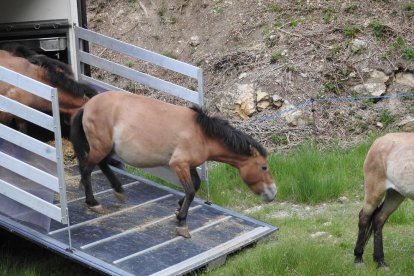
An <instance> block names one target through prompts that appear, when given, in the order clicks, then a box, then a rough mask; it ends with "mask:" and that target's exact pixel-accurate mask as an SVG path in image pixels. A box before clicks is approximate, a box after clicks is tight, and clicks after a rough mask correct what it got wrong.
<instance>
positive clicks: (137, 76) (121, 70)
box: [79, 52, 199, 104]
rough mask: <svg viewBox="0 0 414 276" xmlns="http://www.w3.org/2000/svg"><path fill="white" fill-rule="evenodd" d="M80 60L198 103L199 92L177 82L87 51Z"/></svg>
mask: <svg viewBox="0 0 414 276" xmlns="http://www.w3.org/2000/svg"><path fill="white" fill-rule="evenodd" d="M79 60H80V61H81V62H84V63H87V64H90V65H93V66H96V67H99V68H101V69H104V70H106V71H108V72H111V73H113V74H116V75H119V76H122V77H125V78H127V79H130V80H133V81H136V82H138V83H141V84H143V85H146V86H148V87H151V88H154V89H157V90H161V91H164V92H167V93H169V94H171V95H174V96H176V97H179V98H182V99H184V100H187V101H190V102H192V103H195V104H198V101H199V98H198V93H197V92H196V91H193V90H190V89H188V88H185V87H183V86H179V85H177V84H174V83H171V82H168V81H165V80H162V79H159V78H156V77H154V76H151V75H148V74H145V73H142V72H139V71H136V70H134V69H131V68H128V67H126V66H123V65H120V64H118V63H115V62H112V61H109V60H106V59H103V58H100V57H97V56H94V55H92V54H89V53H86V52H79Z"/></svg>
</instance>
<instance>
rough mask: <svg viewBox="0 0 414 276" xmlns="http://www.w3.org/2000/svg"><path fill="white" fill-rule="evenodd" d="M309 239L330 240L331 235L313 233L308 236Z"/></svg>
mask: <svg viewBox="0 0 414 276" xmlns="http://www.w3.org/2000/svg"><path fill="white" fill-rule="evenodd" d="M309 237H310V238H311V239H327V238H332V236H331V235H329V233H327V232H315V233H312V234H310V235H309Z"/></svg>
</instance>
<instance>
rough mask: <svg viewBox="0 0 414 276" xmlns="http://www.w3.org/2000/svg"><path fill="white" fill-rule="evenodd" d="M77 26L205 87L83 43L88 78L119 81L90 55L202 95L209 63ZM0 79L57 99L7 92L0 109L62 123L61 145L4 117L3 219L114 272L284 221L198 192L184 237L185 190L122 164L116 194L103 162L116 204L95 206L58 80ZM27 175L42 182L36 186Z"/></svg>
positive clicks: (158, 266)
mask: <svg viewBox="0 0 414 276" xmlns="http://www.w3.org/2000/svg"><path fill="white" fill-rule="evenodd" d="M73 29H74V33H75V35H76V36H75V37H76V44H77V45H78V47H80V46H79V45H80V41H81V40H86V41H90V42H92V43H96V44H99V45H103V46H105V47H108V48H111V49H113V50H117V51H120V52H121V53H124V54H128V55H130V56H132V57H134V58H138V59H142V60H144V61H145V62H152V63H153V64H155V65H159V66H161V67H163V68H166V69H169V70H172V71H174V72H177V73H180V74H183V75H186V76H188V77H190V78H193V79H195V80H196V81H197V91H193V90H189V89H188V88H185V87H182V86H179V85H176V84H172V83H169V82H167V81H163V80H160V79H157V78H155V77H152V76H149V75H145V74H143V73H140V72H137V71H135V70H133V69H130V68H127V67H125V66H122V65H119V64H116V63H113V62H111V61H107V60H104V59H102V58H100V57H96V56H93V55H92V54H89V53H86V52H83V51H82V50H81V49H80V48H79V49H77V50H76V51H77V55H76V56H78V57H79V60H78V61H76V62H75V64H77V65H76V68H77V70H75V71H77V72H78V73H79V74H80V76H79V77H80V78H81V79H84V80H86V81H90V82H92V83H94V84H96V85H101V86H103V87H106V88H109V89H116V88H115V87H112V86H111V85H108V84H105V83H103V82H100V81H97V80H94V79H92V78H90V77H88V76H85V75H82V74H81V71H82V69H81V68H82V66H81V65H82V64H90V65H92V66H96V67H99V68H103V69H105V70H107V71H109V72H111V73H114V74H117V75H120V76H123V77H127V78H129V79H131V80H133V81H137V82H141V83H143V84H145V85H148V86H150V87H153V88H156V89H158V90H162V91H164V92H166V93H169V94H171V95H174V96H177V97H180V98H182V99H184V100H186V101H189V102H192V103H195V104H198V105H200V106H202V105H203V96H202V73H201V69H200V68H197V67H194V66H191V65H188V64H185V63H182V62H179V61H176V60H173V59H171V58H167V57H164V56H161V55H158V54H155V53H151V52H149V51H146V50H144V49H141V48H138V47H135V46H132V45H129V44H126V43H123V42H120V41H117V40H114V39H112V38H108V37H104V36H102V35H99V34H97V33H94V32H91V31H88V30H84V29H82V28H78V27H73ZM72 62H73V60H72ZM0 80H2V81H7V82H10V83H11V84H13V85H16V86H23V87H24V89H25V90H28V91H31V93H35V94H39V95H42V96H43V97H45V98H47V99H50V101H51V102H52V103H53V106H54V111H53V116H50V117H45V116H43V115H39V114H38V113H37V112H35V111H33V110H30V108H28V107H25V106H23V105H16V104H15V103H12V101H10V100H9V99H7V98H5V97H0V109H2V110H5V111H8V112H12V113H14V114H16V115H19V114H20V115H21V114H23V113H24V114H28V115H27V117H25V118H24V119H27V120H30V121H31V122H33V123H35V124H39V125H41V126H43V127H46V128H47V129H49V130H50V131H52V132H55V138H56V148H55V147H51V146H49V145H46V144H44V143H43V142H40V141H38V140H36V139H34V138H31V137H29V136H27V135H24V134H22V133H18V132H16V131H13V130H11V129H9V128H8V127H6V126H3V125H2V124H0V130H1V131H0V194H2V195H0V226H1V227H3V228H5V229H7V230H9V231H12V232H16V233H18V234H19V235H21V236H23V237H25V238H27V239H29V240H31V241H34V242H36V243H39V244H41V245H43V246H45V247H47V248H50V249H51V250H53V251H55V252H58V253H60V254H63V255H65V256H67V257H69V258H70V259H72V260H75V261H78V262H80V263H83V264H85V265H87V266H89V267H92V268H94V269H96V270H98V271H101V272H103V273H106V274H109V275H177V274H183V273H186V272H189V271H192V270H194V269H196V268H199V267H202V266H205V265H207V264H209V263H212V262H214V261H216V260H218V259H219V260H222V259H225V256H227V255H228V254H229V253H231V252H233V251H236V250H238V249H240V248H242V247H243V246H246V245H248V244H250V243H253V242H255V241H256V240H258V239H260V238H262V237H263V236H266V235H269V234H270V233H272V232H274V231H276V230H277V228H276V227H274V226H272V225H268V224H265V223H263V222H260V221H257V220H254V219H251V218H249V217H246V216H244V215H241V214H237V213H235V212H233V211H231V210H227V209H225V208H222V207H219V206H216V205H214V204H212V205H210V204H207V203H205V202H203V201H202V200H199V199H195V200H194V202H193V204H192V205H191V207H190V210H189V215H188V220H187V222H188V226H189V230H190V233H191V235H192V238H191V239H184V238H182V237H177V236H176V232H175V227H176V218H175V214H174V210H175V209H176V208H177V207H178V204H177V201H178V199H179V198H181V197H182V196H183V193H181V192H178V191H176V190H174V189H171V188H168V187H165V186H163V185H160V184H158V183H155V182H152V181H150V180H148V179H145V178H141V177H137V176H134V175H131V174H128V173H127V172H125V171H123V170H120V169H116V168H113V169H114V170H115V172H116V174H117V176H118V177H119V179H120V180H121V182H122V183H123V185H124V189H125V193H126V196H127V199H126V202H125V203H119V202H118V201H117V200H116V198H115V197H114V195H113V193H112V190H111V189H109V187H110V185H109V183H108V182H107V180H106V178H105V177H104V176H103V174H102V173H101V172H100V171H99V170H97V171H95V172H94V173H93V175H92V185H93V188H94V192H95V195H96V197H97V199H98V200H99V201H100V203H101V204H102V205H103V206H104V207H106V209H107V213H105V214H96V213H93V212H90V211H89V210H87V208H86V205H85V203H84V193H83V191H82V190H79V188H78V183H79V178H80V177H79V176H78V175H77V174H78V172H77V169H75V168H73V167H71V168H66V169H65V170H63V161H62V159H63V158H62V148H61V141H60V139H61V138H60V126H59V125H60V123H59V113H58V112H57V111H58V106H57V97H56V89H54V88H51V87H47V86H45V85H41V84H39V83H37V82H34V81H33V80H31V79H28V78H26V77H24V76H22V75H19V74H16V73H13V72H11V71H9V70H6V69H4V68H1V67H0ZM39 91H41V92H39ZM50 95H51V96H50ZM22 112H23V113H22ZM31 114H35V116H31ZM45 122H47V124H46V125H45ZM11 144H14V145H13V146H17V147H18V148H19V149H18V150H15V149H14V148H13V147H10V148H12V150H11V151H8V148H9V146H10V145H11ZM20 148H21V149H22V150H23V152H22V151H21V150H20ZM150 173H152V174H154V175H156V176H158V177H161V178H164V179H166V180H168V181H170V182H175V183H177V178H176V177H175V175H174V174H172V173H171V172H170V171H168V170H166V169H165V168H158V169H157V170H150ZM199 174H200V178H201V179H202V180H207V167H206V166H205V165H204V166H202V167H201V168H200V169H199ZM28 180H29V181H28ZM28 182H29V184H30V187H31V186H33V187H34V188H33V189H27V183H28ZM32 182H33V183H32ZM45 195H47V196H45ZM50 195H52V196H50ZM6 201H17V202H15V205H11V206H12V207H11V208H10V207H5V206H4V205H2V204H3V202H6ZM37 217H39V219H37ZM34 218H36V219H34ZM39 221H42V223H40V224H39V223H38V222H39Z"/></svg>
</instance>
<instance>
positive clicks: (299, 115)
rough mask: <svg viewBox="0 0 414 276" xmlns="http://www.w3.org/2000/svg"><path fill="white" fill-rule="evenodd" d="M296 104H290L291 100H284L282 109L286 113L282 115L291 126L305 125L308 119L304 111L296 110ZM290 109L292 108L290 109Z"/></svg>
mask: <svg viewBox="0 0 414 276" xmlns="http://www.w3.org/2000/svg"><path fill="white" fill-rule="evenodd" d="M294 107H295V106H294V105H292V104H290V103H289V101H284V103H283V105H282V107H281V108H280V111H281V112H283V111H285V112H286V113H285V114H283V115H282V117H283V118H285V120H286V123H287V124H288V126H290V127H303V126H305V125H306V120H305V118H304V116H303V112H302V111H301V110H294V109H293V108H294ZM290 109H292V110H291V111H290Z"/></svg>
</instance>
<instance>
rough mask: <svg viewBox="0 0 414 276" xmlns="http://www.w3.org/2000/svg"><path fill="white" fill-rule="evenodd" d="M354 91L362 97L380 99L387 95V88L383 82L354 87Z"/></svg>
mask: <svg viewBox="0 0 414 276" xmlns="http://www.w3.org/2000/svg"><path fill="white" fill-rule="evenodd" d="M352 90H353V91H354V92H356V93H358V94H360V95H370V96H375V97H378V96H382V95H384V94H385V91H386V90H387V87H386V86H385V84H384V83H382V82H367V83H363V84H358V85H356V86H354V87H353V88H352Z"/></svg>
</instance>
